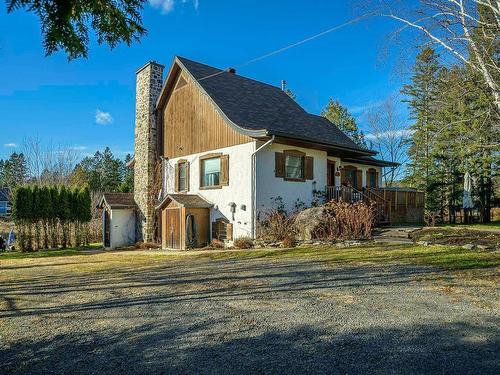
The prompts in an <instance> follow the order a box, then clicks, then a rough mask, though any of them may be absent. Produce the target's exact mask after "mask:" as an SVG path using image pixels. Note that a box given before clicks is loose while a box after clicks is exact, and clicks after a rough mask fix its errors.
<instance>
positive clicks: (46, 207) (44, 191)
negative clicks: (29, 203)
mask: <svg viewBox="0 0 500 375" xmlns="http://www.w3.org/2000/svg"><path fill="white" fill-rule="evenodd" d="M51 198H52V196H51V194H50V189H49V187H47V186H44V187H42V188H41V189H40V193H39V199H40V201H39V202H38V209H39V210H40V215H39V216H40V218H41V225H42V232H43V248H44V249H48V248H49V221H50V218H51V211H52V208H51V206H52V200H51Z"/></svg>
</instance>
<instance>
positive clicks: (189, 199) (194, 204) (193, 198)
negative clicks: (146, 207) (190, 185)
mask: <svg viewBox="0 0 500 375" xmlns="http://www.w3.org/2000/svg"><path fill="white" fill-rule="evenodd" d="M169 201H174V202H176V203H177V204H179V205H180V206H183V207H187V208H211V207H212V206H213V204H211V203H209V202H207V201H206V200H205V199H204V198H203V197H201V196H200V195H198V194H169V195H167V196H166V197H165V199H163V201H162V202H161V203H160V204H159V205H158V207H157V208H162V207H164V206H165V204H166V203H168V202H169Z"/></svg>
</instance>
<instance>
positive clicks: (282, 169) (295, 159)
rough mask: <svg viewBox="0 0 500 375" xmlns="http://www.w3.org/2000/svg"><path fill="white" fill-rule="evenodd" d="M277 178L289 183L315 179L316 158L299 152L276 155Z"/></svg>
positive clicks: (285, 152) (288, 151) (278, 153)
mask: <svg viewBox="0 0 500 375" xmlns="http://www.w3.org/2000/svg"><path fill="white" fill-rule="evenodd" d="M274 168H275V169H274V172H275V176H276V177H280V178H284V179H285V180H289V181H305V180H312V179H313V178H314V172H313V171H314V158H313V157H312V156H306V154H304V153H303V152H300V151H298V150H285V151H283V152H276V153H275V165H274Z"/></svg>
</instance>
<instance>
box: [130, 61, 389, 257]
mask: <svg viewBox="0 0 500 375" xmlns="http://www.w3.org/2000/svg"><path fill="white" fill-rule="evenodd" d="M163 69H164V67H163V66H162V65H159V64H157V63H155V62H150V63H148V64H146V65H144V66H143V67H142V68H140V69H139V70H138V72H137V93H136V129H135V157H134V160H133V162H131V163H129V166H130V167H133V168H134V169H135V171H134V179H135V180H134V200H135V203H136V204H137V215H136V227H137V239H139V240H144V241H151V240H152V239H153V237H154V233H157V234H158V235H159V236H160V237H161V240H162V246H163V247H164V248H186V247H192V246H203V245H206V244H207V243H208V242H210V240H211V239H214V238H218V239H221V240H231V239H234V238H237V237H241V236H250V237H256V235H257V233H256V232H257V221H258V219H259V218H260V217H262V215H264V214H265V212H266V211H267V210H269V209H270V208H271V207H272V205H273V202H275V201H276V199H280V200H282V202H283V204H284V205H285V207H286V209H288V210H292V209H293V208H294V207H295V205H296V204H305V205H310V204H311V203H312V202H313V201H314V200H316V199H318V198H321V197H322V196H323V197H325V196H326V198H328V199H340V198H343V199H346V200H350V201H353V200H360V199H373V201H375V202H376V203H377V207H378V209H379V218H381V221H386V222H387V221H389V216H390V214H389V211H388V207H390V205H388V204H389V202H388V201H386V200H385V199H383V197H382V195H381V194H382V190H380V189H379V188H380V186H381V181H382V168H383V167H392V166H395V165H397V164H395V163H391V162H386V161H383V160H378V159H375V158H374V156H375V155H376V152H374V151H371V150H368V149H365V148H362V147H360V146H358V145H357V144H355V143H354V142H353V141H352V140H351V139H350V138H349V137H348V136H346V135H345V134H344V133H343V132H342V131H340V130H339V129H338V128H337V127H336V126H335V125H333V124H332V123H330V122H329V121H328V120H327V119H325V118H323V117H320V116H317V115H313V114H310V113H307V112H306V111H305V110H304V109H303V108H301V107H300V106H299V105H298V104H297V103H296V102H295V101H294V100H293V99H291V98H290V97H289V96H288V95H287V94H286V93H285V92H284V91H282V90H281V89H280V88H278V87H274V86H271V85H268V84H265V83H262V82H258V81H255V80H252V79H249V78H245V77H242V76H239V75H238V74H236V72H235V71H234V69H229V70H228V71H223V70H220V69H216V68H213V67H210V66H207V65H204V64H200V63H197V62H194V61H191V60H188V59H185V58H181V57H176V58H175V59H174V61H173V63H172V66H171V67H170V70H169V72H168V74H167V77H166V80H165V81H163V79H162V77H163ZM155 171H156V172H155ZM160 171H161V172H160ZM160 174H161V181H160V177H159V175H160ZM155 176H157V177H156V178H155ZM384 194H385V193H384ZM158 202H159V203H158ZM155 218H156V220H155Z"/></svg>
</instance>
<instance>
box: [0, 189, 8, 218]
mask: <svg viewBox="0 0 500 375" xmlns="http://www.w3.org/2000/svg"><path fill="white" fill-rule="evenodd" d="M10 214H11V191H10V189H9V188H7V187H4V188H0V217H1V216H10Z"/></svg>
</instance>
